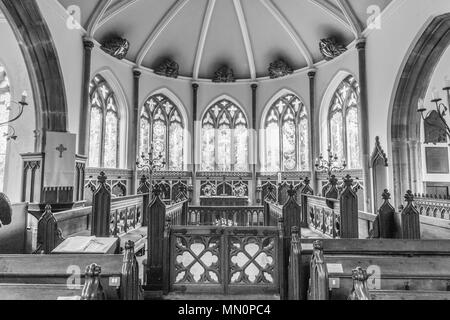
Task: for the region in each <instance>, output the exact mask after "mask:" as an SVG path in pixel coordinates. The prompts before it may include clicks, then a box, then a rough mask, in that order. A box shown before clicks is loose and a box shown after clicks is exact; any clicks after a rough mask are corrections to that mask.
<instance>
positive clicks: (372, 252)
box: [302, 239, 450, 300]
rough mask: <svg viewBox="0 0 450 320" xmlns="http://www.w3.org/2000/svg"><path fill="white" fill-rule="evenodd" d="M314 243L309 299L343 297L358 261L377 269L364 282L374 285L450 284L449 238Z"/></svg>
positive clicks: (415, 287)
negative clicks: (439, 239) (438, 239)
mask: <svg viewBox="0 0 450 320" xmlns="http://www.w3.org/2000/svg"><path fill="white" fill-rule="evenodd" d="M313 246H314V248H313V253H312V257H311V259H310V263H309V266H310V268H309V292H308V299H311V300H330V299H332V300H345V299H347V298H348V297H349V296H350V293H351V291H352V288H353V287H354V280H355V279H354V270H355V269H356V268H357V267H360V268H362V269H365V270H367V269H369V271H368V272H371V271H374V272H377V273H378V275H374V276H372V277H371V278H369V282H368V283H367V284H368V287H369V288H370V287H371V286H372V287H373V288H372V289H375V290H384V291H386V290H391V291H392V290H394V291H398V290H400V291H432V292H433V291H438V292H446V291H447V290H448V289H449V283H450V269H449V267H448V266H450V241H446V240H441V241H418V240H412V241H408V240H392V239H391V240H356V239H355V240H341V241H340V240H334V241H329V242H325V241H323V242H322V241H316V242H315V243H314V245H313ZM302 258H303V253H302ZM305 260H306V259H305ZM306 261H307V260H306ZM303 263H304V262H303V260H302V264H303ZM302 276H303V277H306V278H308V276H307V275H305V274H303V275H302ZM304 280H305V279H304Z"/></svg>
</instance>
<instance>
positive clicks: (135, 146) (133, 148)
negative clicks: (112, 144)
mask: <svg viewBox="0 0 450 320" xmlns="http://www.w3.org/2000/svg"><path fill="white" fill-rule="evenodd" d="M141 74H142V73H141V71H140V70H138V69H134V70H133V114H132V115H131V143H130V146H129V154H130V155H129V157H128V161H130V163H131V169H132V170H133V181H132V182H131V190H130V192H131V193H130V194H136V191H137V184H138V182H139V178H138V176H137V174H138V173H137V166H136V161H137V159H138V157H139V154H138V153H139V145H140V143H139V128H140V125H139V120H140V114H139V109H140V108H139V85H140V79H141Z"/></svg>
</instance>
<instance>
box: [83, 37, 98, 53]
mask: <svg viewBox="0 0 450 320" xmlns="http://www.w3.org/2000/svg"><path fill="white" fill-rule="evenodd" d="M83 46H84V50H87V51H92V49H93V48H94V46H95V45H94V42H93V41H92V40H90V39H83Z"/></svg>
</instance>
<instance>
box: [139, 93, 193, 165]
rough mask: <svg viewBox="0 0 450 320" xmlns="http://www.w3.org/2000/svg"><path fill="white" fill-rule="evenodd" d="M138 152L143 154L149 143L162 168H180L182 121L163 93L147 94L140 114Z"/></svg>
mask: <svg viewBox="0 0 450 320" xmlns="http://www.w3.org/2000/svg"><path fill="white" fill-rule="evenodd" d="M140 130H141V134H140V137H141V139H140V140H141V141H140V153H141V154H142V153H143V154H145V155H147V154H148V153H149V151H150V145H151V142H153V147H154V157H159V156H160V155H162V157H163V160H164V161H165V162H166V168H165V170H169V171H182V170H183V169H184V163H183V151H184V150H183V146H184V137H183V132H184V120H183V118H182V115H181V112H180V110H179V108H178V107H177V106H176V104H175V103H173V101H171V100H170V99H169V98H168V97H166V96H165V95H163V94H157V95H154V96H152V97H150V98H149V99H148V100H147V102H146V103H145V105H144V108H143V109H142V113H141V125H140Z"/></svg>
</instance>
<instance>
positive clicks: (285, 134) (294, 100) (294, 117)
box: [264, 94, 310, 172]
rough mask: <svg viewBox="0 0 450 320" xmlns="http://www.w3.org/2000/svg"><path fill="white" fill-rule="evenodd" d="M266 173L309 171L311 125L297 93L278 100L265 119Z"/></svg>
mask: <svg viewBox="0 0 450 320" xmlns="http://www.w3.org/2000/svg"><path fill="white" fill-rule="evenodd" d="M264 129H265V148H264V149H265V166H264V167H265V171H266V172H278V171H286V172H288V171H308V170H309V169H310V168H309V162H310V161H309V133H308V131H309V125H308V114H307V111H306V108H305V105H304V104H303V102H302V101H301V100H300V99H299V98H298V97H297V96H295V95H293V94H287V95H284V96H282V97H281V98H279V99H278V100H276V101H275V103H274V104H273V105H272V106H271V108H270V109H269V111H268V113H267V117H266V120H265V128H264Z"/></svg>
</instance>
